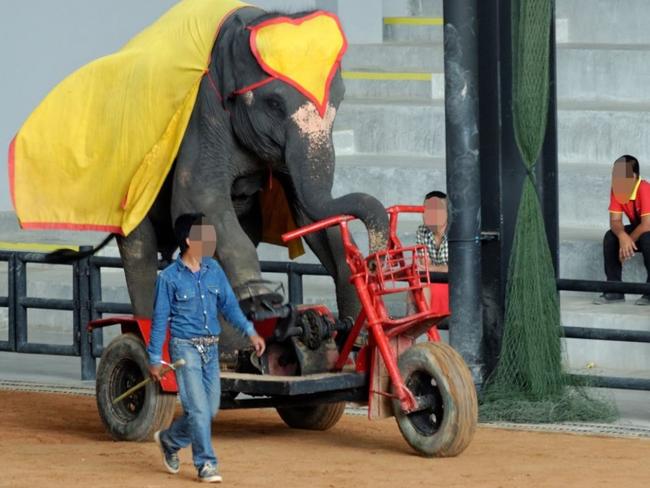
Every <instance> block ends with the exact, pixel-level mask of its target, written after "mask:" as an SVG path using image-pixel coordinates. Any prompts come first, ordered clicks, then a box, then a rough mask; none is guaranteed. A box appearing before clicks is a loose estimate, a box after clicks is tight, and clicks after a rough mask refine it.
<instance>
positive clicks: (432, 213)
mask: <svg viewBox="0 0 650 488" xmlns="http://www.w3.org/2000/svg"><path fill="white" fill-rule="evenodd" d="M424 225H426V226H427V227H428V228H429V230H431V232H437V231H439V230H444V229H445V227H446V226H447V200H446V199H445V198H438V197H431V198H429V199H428V200H425V201H424Z"/></svg>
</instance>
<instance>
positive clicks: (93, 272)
mask: <svg viewBox="0 0 650 488" xmlns="http://www.w3.org/2000/svg"><path fill="white" fill-rule="evenodd" d="M86 249H89V248H87V247H81V248H80V250H81V251H83V250H86ZM45 256H46V255H45V254H44V253H36V252H16V251H0V262H6V263H7V275H8V283H7V285H8V288H7V289H8V293H7V296H0V307H6V308H7V309H8V323H9V328H8V337H7V340H2V341H0V351H10V352H19V353H28V354H51V355H61V356H78V357H80V358H81V379H82V380H92V379H94V378H95V368H96V358H98V357H100V356H101V354H102V351H103V333H102V330H101V329H98V330H95V331H93V332H92V333H90V332H88V330H87V329H86V324H87V323H88V322H89V321H91V320H95V319H98V318H100V317H101V316H102V314H105V313H111V314H130V313H131V312H132V310H131V304H129V303H117V302H105V301H103V300H102V279H101V270H102V268H122V261H121V259H120V258H113V257H102V256H91V257H88V258H84V259H80V260H79V261H76V262H74V263H73V264H70V265H69V266H72V272H73V287H72V288H73V293H72V295H73V296H72V299H58V298H40V297H30V296H27V264H28V263H41V264H48V263H47V261H46V260H45ZM261 269H262V272H265V273H280V274H285V275H286V276H287V280H288V295H289V296H288V298H289V302H291V303H294V304H300V303H302V302H303V276H305V275H309V276H327V271H326V270H325V268H324V267H323V266H322V265H320V264H306V263H293V262H280V261H262V262H261ZM431 280H432V281H433V282H439V283H440V282H446V281H447V276H446V275H445V274H442V273H431ZM557 284H558V290H565V291H581V292H620V293H634V294H650V283H625V282H616V283H615V282H605V281H586V280H567V279H559V280H557ZM29 309H44V310H67V311H70V312H72V316H73V320H72V343H71V344H63V345H62V344H46V343H38V342H30V341H29V337H28V333H27V331H28V329H27V325H28V324H27V311H28V310H29ZM563 331H564V337H566V338H572V339H593V340H604V341H622V342H636V343H650V331H640V330H622V329H615V328H606V329H605V328H589V327H572V326H564V327H563ZM572 377H573V379H574V380H575V381H576V382H578V383H580V384H585V383H586V384H588V385H590V386H594V387H605V388H622V389H634V390H648V391H650V379H643V378H624V377H608V376H593V375H589V376H587V375H572Z"/></svg>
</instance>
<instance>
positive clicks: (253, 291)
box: [234, 280, 284, 316]
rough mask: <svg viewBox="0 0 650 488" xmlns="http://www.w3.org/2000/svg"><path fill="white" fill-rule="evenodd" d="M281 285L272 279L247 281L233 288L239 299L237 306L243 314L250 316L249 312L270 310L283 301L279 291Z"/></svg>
mask: <svg viewBox="0 0 650 488" xmlns="http://www.w3.org/2000/svg"><path fill="white" fill-rule="evenodd" d="M280 287H281V285H280V284H279V283H274V282H272V281H266V280H255V281H252V280H251V281H248V282H246V283H244V284H243V285H240V286H238V287H236V288H235V289H234V291H235V294H236V295H237V298H238V300H239V306H240V307H241V309H242V311H243V312H244V314H246V315H248V316H250V314H251V312H256V311H261V310H272V309H274V308H276V307H277V306H278V305H281V304H282V302H283V301H284V296H283V295H282V293H281V292H280Z"/></svg>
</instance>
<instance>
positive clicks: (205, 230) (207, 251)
mask: <svg viewBox="0 0 650 488" xmlns="http://www.w3.org/2000/svg"><path fill="white" fill-rule="evenodd" d="M187 245H188V246H189V249H188V251H189V253H190V254H191V255H192V256H195V257H197V258H198V257H206V256H207V257H213V256H214V253H215V251H216V250H217V232H216V231H215V230H214V226H213V225H193V226H192V228H191V229H190V236H189V237H188V238H187Z"/></svg>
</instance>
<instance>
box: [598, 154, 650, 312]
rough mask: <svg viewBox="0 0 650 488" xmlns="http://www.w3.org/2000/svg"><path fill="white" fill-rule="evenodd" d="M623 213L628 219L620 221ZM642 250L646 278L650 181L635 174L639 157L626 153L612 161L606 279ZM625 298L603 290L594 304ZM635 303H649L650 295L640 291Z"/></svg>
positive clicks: (649, 261)
mask: <svg viewBox="0 0 650 488" xmlns="http://www.w3.org/2000/svg"><path fill="white" fill-rule="evenodd" d="M623 214H625V216H626V217H627V219H628V220H629V222H630V223H629V224H628V225H623ZM635 252H641V253H642V254H643V262H644V264H645V268H646V271H647V272H648V279H647V280H646V281H647V282H650V183H648V182H647V181H645V180H642V179H641V178H640V177H639V161H637V159H636V158H635V157H634V156H630V155H628V154H626V155H624V156H621V157H620V158H618V159H617V160H616V161H615V162H614V168H613V170H612V190H611V196H610V203H609V230H608V231H607V233H606V234H605V238H604V239H603V255H604V258H605V274H606V275H607V281H621V271H622V267H623V263H624V262H625V261H627V260H628V259H630V258H631V257H632V256H634V253H635ZM622 301H625V296H624V295H623V294H622V293H603V294H602V295H601V296H599V297H598V298H596V299H595V300H594V303H595V304H598V305H602V304H605V303H613V302H622ZM636 305H650V295H643V296H642V297H641V298H639V299H638V300H637V301H636Z"/></svg>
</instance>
